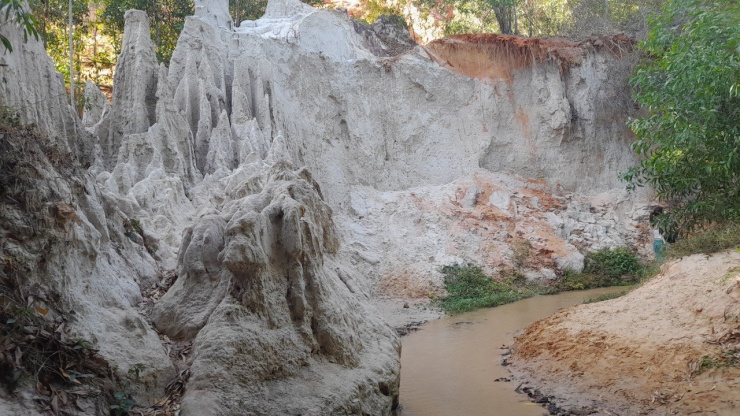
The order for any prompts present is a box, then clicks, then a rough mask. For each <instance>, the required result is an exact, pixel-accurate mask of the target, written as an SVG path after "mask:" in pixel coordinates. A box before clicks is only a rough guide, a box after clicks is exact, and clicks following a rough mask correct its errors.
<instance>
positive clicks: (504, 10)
mask: <svg viewBox="0 0 740 416" xmlns="http://www.w3.org/2000/svg"><path fill="white" fill-rule="evenodd" d="M493 13H494V14H495V15H496V21H498V27H499V29H501V34H502V35H511V34H512V31H511V20H512V19H511V7H509V6H500V7H494V8H493Z"/></svg>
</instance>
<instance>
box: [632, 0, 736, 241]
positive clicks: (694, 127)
mask: <svg viewBox="0 0 740 416" xmlns="http://www.w3.org/2000/svg"><path fill="white" fill-rule="evenodd" d="M650 25H651V30H650V32H649V35H648V38H647V39H646V40H645V41H644V42H642V43H641V44H640V48H641V49H642V51H643V53H644V54H645V59H644V61H643V62H642V63H641V64H640V65H639V66H638V68H637V70H636V72H635V74H634V76H633V77H632V79H631V83H632V86H633V87H634V89H635V99H636V100H637V102H638V103H639V104H640V105H641V106H642V107H643V108H644V109H645V110H646V112H647V114H646V115H645V116H644V117H642V118H640V119H637V120H634V121H632V122H631V127H632V129H633V131H634V132H635V134H636V135H637V140H636V141H635V142H634V144H633V148H634V149H635V151H636V152H637V153H638V154H639V155H640V156H642V157H643V159H642V161H641V162H640V164H639V165H638V166H635V167H633V168H632V169H630V170H629V171H628V172H627V173H626V174H625V179H626V180H627V181H629V183H630V186H632V187H634V186H642V185H651V186H652V187H653V188H654V189H655V190H656V192H657V194H658V196H659V197H660V198H661V199H662V200H664V201H668V202H670V203H671V204H672V205H673V206H675V208H674V209H672V210H671V211H670V212H669V213H668V214H667V215H665V216H664V218H663V222H664V224H663V225H669V226H672V227H673V228H676V229H677V231H682V232H685V231H688V230H690V229H691V228H692V227H694V226H696V225H701V224H706V223H712V222H728V221H738V220H740V4H739V3H738V2H737V1H736V0H713V1H709V0H669V1H667V2H666V4H665V5H664V7H663V9H662V12H661V13H660V14H659V15H658V16H657V17H656V18H655V19H653V20H652V21H651V22H650Z"/></svg>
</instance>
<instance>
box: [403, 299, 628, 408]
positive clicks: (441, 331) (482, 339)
mask: <svg viewBox="0 0 740 416" xmlns="http://www.w3.org/2000/svg"><path fill="white" fill-rule="evenodd" d="M625 289H626V288H624V287H616V288H603V289H593V290H586V291H580V292H566V293H561V294H558V295H551V296H537V297H534V298H530V299H525V300H522V301H519V302H515V303H511V304H508V305H504V306H499V307H497V308H490V309H481V310H478V311H474V312H469V313H465V314H461V315H456V316H452V317H447V318H443V319H439V320H437V321H432V322H429V323H427V324H425V325H424V326H422V328H421V329H420V330H419V331H416V332H414V333H411V334H409V335H407V336H405V337H404V338H403V351H402V353H401V394H400V395H401V397H400V401H401V412H400V413H401V415H402V416H454V415H466V416H508V415H510V416H527V415H532V416H541V415H543V414H545V413H546V410H545V409H543V408H542V407H540V406H539V405H537V404H534V403H531V402H529V401H528V400H527V397H526V396H525V395H522V394H518V393H516V392H515V391H514V389H515V388H516V387H517V386H516V385H514V384H513V383H510V382H502V381H498V382H497V381H494V380H496V379H500V378H506V377H509V373H508V371H507V370H506V368H505V367H503V366H502V365H501V354H502V352H504V351H503V350H502V349H501V348H502V346H507V345H511V344H512V342H513V340H514V335H515V333H516V332H517V331H519V330H521V329H524V328H525V327H526V326H527V325H529V324H531V323H532V322H534V321H536V320H539V319H542V318H545V317H547V316H549V315H551V314H552V313H554V312H555V311H557V310H558V309H561V308H565V307H568V306H571V305H575V304H578V303H582V302H583V301H585V300H587V299H591V298H595V297H596V296H599V295H602V294H605V293H614V292H623V291H625Z"/></svg>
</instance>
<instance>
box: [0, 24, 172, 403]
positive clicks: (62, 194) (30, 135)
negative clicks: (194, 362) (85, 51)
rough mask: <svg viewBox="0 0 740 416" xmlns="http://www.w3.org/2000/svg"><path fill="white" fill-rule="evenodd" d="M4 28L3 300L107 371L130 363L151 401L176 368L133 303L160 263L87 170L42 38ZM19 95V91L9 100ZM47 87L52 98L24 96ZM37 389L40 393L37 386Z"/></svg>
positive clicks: (118, 373)
mask: <svg viewBox="0 0 740 416" xmlns="http://www.w3.org/2000/svg"><path fill="white" fill-rule="evenodd" d="M2 30H3V35H5V36H8V37H9V38H10V39H12V41H13V42H14V43H13V45H14V46H15V50H14V52H12V53H7V54H4V55H3V57H2V58H0V59H3V60H4V63H5V64H6V65H7V66H3V67H2V68H0V71H5V72H6V74H16V75H17V76H18V78H17V80H18V81H17V82H6V83H2V85H3V87H2V88H3V90H2V94H3V95H2V99H3V100H4V103H5V105H10V103H15V104H14V106H13V107H12V111H17V113H18V114H19V116H20V122H19V123H15V122H14V120H12V119H10V120H8V119H5V118H4V119H3V120H2V123H3V132H2V134H0V166H2V175H1V180H0V183H1V185H0V235H1V236H2V238H0V258H1V259H2V260H1V261H2V271H1V273H0V274H1V276H2V280H0V285H2V290H3V307H4V308H5V307H7V305H8V302H11V300H13V301H15V300H17V299H18V298H19V297H20V299H21V300H22V302H23V306H24V307H27V308H29V311H31V313H32V314H34V316H35V317H36V318H38V319H40V320H42V321H43V322H46V324H48V325H49V326H51V327H52V328H54V329H53V330H54V331H56V333H59V334H61V335H60V337H61V339H67V340H69V339H81V340H84V341H85V342H87V343H88V344H86V345H90V346H91V347H93V348H95V349H97V350H99V354H100V357H101V359H102V360H103V363H105V364H107V366H108V367H109V369H110V372H111V375H112V376H113V377H118V378H119V379H120V380H127V379H129V377H130V373H129V370H131V369H132V368H134V367H136V366H138V367H136V368H138V369H139V371H138V373H137V378H138V379H139V380H140V381H141V383H145V384H146V388H145V387H144V385H143V384H140V385H137V386H135V387H132V389H131V393H132V394H135V396H136V398H137V400H138V401H140V402H141V403H153V402H154V401H155V400H157V399H158V398H159V397H160V396H161V395H162V394H164V387H165V385H166V384H167V382H168V381H169V380H170V379H171V378H172V377H174V375H175V368H174V366H173V365H172V363H171V362H170V360H169V358H168V357H167V354H166V352H165V350H164V348H163V347H162V344H161V342H160V339H159V337H158V335H157V333H156V332H155V331H154V330H153V329H152V328H151V326H150V325H149V324H148V323H147V322H146V320H145V319H144V317H142V316H141V314H140V313H139V312H138V310H137V305H138V304H139V303H140V302H141V301H142V299H143V297H142V293H141V287H146V286H151V285H153V284H154V283H155V282H157V280H158V278H159V274H160V271H159V266H158V265H157V263H156V261H155V260H154V259H153V258H152V256H151V255H150V253H148V252H147V250H146V248H145V247H144V246H143V245H141V244H140V243H137V242H136V238H139V239H141V235H139V232H138V231H134V230H133V229H131V228H130V224H131V221H132V220H133V219H134V215H135V213H136V212H135V211H133V210H129V209H127V208H126V207H125V205H126V203H125V202H122V200H121V199H120V197H119V196H118V195H116V194H113V193H112V192H110V191H109V190H107V189H105V188H104V187H100V186H99V185H98V184H97V183H96V181H95V178H94V177H93V176H92V175H91V174H89V173H88V172H87V171H86V169H85V166H84V165H83V162H84V160H85V159H86V158H87V155H86V154H85V152H84V149H89V148H91V147H92V146H90V144H91V143H90V142H88V143H81V141H82V140H90V139H91V136H89V135H88V134H86V133H85V132H84V130H83V128H82V126H81V123H80V121H79V119H78V118H77V116H76V115H75V114H74V113H73V111H72V110H71V108H70V107H69V106H67V104H66V102H65V101H64V95H65V94H66V93H65V91H64V86H63V83H62V79H61V77H60V76H58V74H57V73H55V72H54V71H53V64H52V62H51V60H50V59H49V58H48V57H47V56H46V55H45V52H44V51H43V46H42V44H41V43H40V42H38V41H35V40H34V39H29V40H28V42H27V43H24V42H23V40H22V37H20V36H18V35H17V34H16V33H15V32H14V28H13V27H12V25H4V26H2ZM42 53H43V54H44V55H41V54H42ZM8 76H9V75H8ZM47 88H48V89H47ZM18 93H25V94H27V95H26V96H25V98H24V99H23V100H21V101H13V100H14V98H17V94H18ZM55 93H57V94H60V97H58V98H57V99H48V98H49V97H47V99H46V100H40V101H39V102H33V103H31V102H29V101H28V100H29V99H32V98H33V97H34V96H39V94H47V95H48V94H55ZM24 123H33V124H35V126H34V127H23V124H24ZM89 153H91V152H88V154H89ZM127 224H129V226H128V227H127ZM6 296H7V297H6ZM6 301H8V302H6ZM6 324H8V323H6V322H3V325H6ZM5 346H7V345H5ZM49 348H52V347H49ZM47 353H54V354H58V353H59V351H56V352H54V351H53V350H50V351H47ZM16 354H17V355H16V356H17V357H20V354H21V353H20V350H18V352H16ZM50 362H53V361H51V360H50ZM39 364H42V363H39ZM42 365H43V364H42ZM3 371H5V370H3ZM36 377H38V374H36ZM36 381H38V380H36V379H32V382H33V383H35V382H36ZM39 382H40V383H42V384H44V383H47V382H48V380H42V381H39ZM32 388H33V389H37V387H35V386H32ZM36 392H37V393H38V394H41V395H43V394H42V392H43V389H39V390H37V391H36ZM104 393H106V392H101V391H99V390H98V391H94V390H91V391H89V394H88V395H87V396H86V397H87V398H82V399H80V400H79V401H78V406H80V408H83V409H86V411H85V412H93V413H94V411H91V410H90V409H95V407H96V406H101V405H102V406H103V408H107V404H106V402H105V400H104V399H103V397H102V395H103V394H104ZM34 397H35V396H34ZM39 397H41V396H39ZM2 400H5V398H3V399H2ZM42 400H51V397H49V398H44V399H42ZM57 400H58V399H57ZM101 400H102V404H101ZM28 404H29V403H26V405H28ZM2 406H5V405H4V404H3V405H2ZM23 407H24V406H23V405H22V404H18V406H15V405H12V406H11V407H10V409H13V410H12V411H11V413H13V414H14V412H16V411H18V412H20V413H19V414H24V413H23V412H22V408H23ZM30 407H31V408H34V407H35V406H33V405H31V406H30ZM85 412H83V413H85ZM28 414H33V412H31V411H29V412H28Z"/></svg>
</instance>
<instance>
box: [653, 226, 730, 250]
mask: <svg viewBox="0 0 740 416" xmlns="http://www.w3.org/2000/svg"><path fill="white" fill-rule="evenodd" d="M738 247H740V223H727V224H721V225H714V226H711V227H708V228H705V229H704V230H701V231H698V232H696V233H693V234H691V235H689V236H688V237H686V238H683V239H680V240H678V241H676V242H675V243H673V244H669V245H668V248H667V250H666V257H667V258H679V257H684V256H690V255H692V254H698V253H703V254H711V253H716V252H718V251H722V250H727V249H731V248H738Z"/></svg>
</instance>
